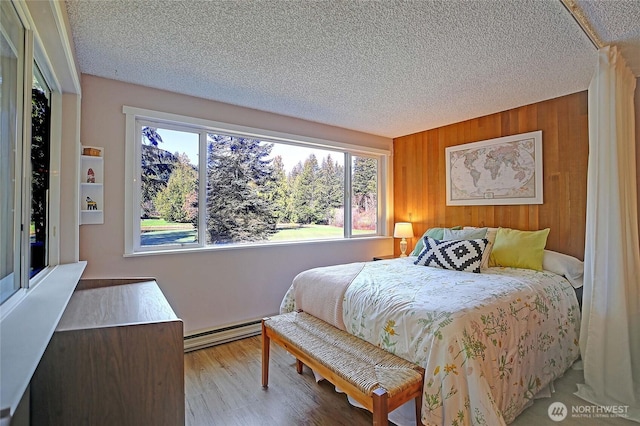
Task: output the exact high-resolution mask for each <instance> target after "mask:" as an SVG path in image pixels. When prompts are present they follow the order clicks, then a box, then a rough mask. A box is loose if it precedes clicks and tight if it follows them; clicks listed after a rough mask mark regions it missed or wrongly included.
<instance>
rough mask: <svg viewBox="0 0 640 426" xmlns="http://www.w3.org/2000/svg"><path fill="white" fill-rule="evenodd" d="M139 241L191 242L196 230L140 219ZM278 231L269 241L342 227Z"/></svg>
mask: <svg viewBox="0 0 640 426" xmlns="http://www.w3.org/2000/svg"><path fill="white" fill-rule="evenodd" d="M140 222H141V231H142V233H141V235H140V237H141V240H142V241H141V243H142V245H143V246H152V245H163V244H176V243H191V242H195V241H196V239H197V233H196V230H195V229H194V228H193V225H191V224H190V223H177V222H167V221H165V220H164V219H142V220H141V221H140ZM278 228H279V231H278V232H276V233H275V234H273V235H272V236H271V238H269V241H302V240H321V239H331V238H336V239H338V238H342V236H343V235H344V231H343V229H342V228H339V227H336V226H329V225H297V224H285V225H278ZM371 233H372V231H366V230H354V231H353V234H354V235H358V234H360V235H363V234H371Z"/></svg>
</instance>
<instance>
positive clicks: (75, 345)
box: [31, 279, 185, 426]
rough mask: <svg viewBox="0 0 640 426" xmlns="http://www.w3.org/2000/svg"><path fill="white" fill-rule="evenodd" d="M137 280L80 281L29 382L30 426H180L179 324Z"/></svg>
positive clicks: (155, 292) (152, 288)
mask: <svg viewBox="0 0 640 426" xmlns="http://www.w3.org/2000/svg"><path fill="white" fill-rule="evenodd" d="M134 281H135V280H131V279H127V280H81V281H80V284H79V285H78V289H77V290H76V291H75V292H74V293H73V295H72V296H71V300H70V301H69V304H68V306H67V308H66V310H65V312H64V314H63V316H62V318H61V319H60V322H59V324H58V326H57V328H56V331H55V333H54V335H53V337H52V338H51V341H50V343H49V346H48V347H47V349H46V351H45V353H44V356H43V357H42V360H41V361H40V364H39V365H38V368H37V370H36V372H35V374H34V376H33V379H32V381H31V424H33V425H92V426H96V425H122V426H124V425H132V426H133V425H135V426H138V425H154V426H156V425H167V426H169V425H170V426H175V425H184V422H185V405H184V404H185V398H184V350H183V347H184V344H183V325H182V321H181V320H180V319H178V317H177V316H176V314H175V313H174V312H173V310H172V309H171V306H170V305H169V303H168V302H167V300H166V299H165V297H164V295H163V294H162V291H161V290H160V288H159V287H158V284H157V283H156V282H155V281H153V280H149V281H143V282H134Z"/></svg>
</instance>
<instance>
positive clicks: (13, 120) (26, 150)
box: [0, 2, 51, 306]
mask: <svg viewBox="0 0 640 426" xmlns="http://www.w3.org/2000/svg"><path fill="white" fill-rule="evenodd" d="M0 8H1V11H2V13H1V14H0V16H1V18H0V24H1V31H0V49H1V53H0V73H1V74H0V303H4V302H5V301H6V300H8V299H9V298H10V297H11V296H12V295H14V294H15V293H16V292H18V291H19V290H20V289H21V288H28V287H29V286H30V284H31V283H32V282H34V280H36V279H39V278H36V277H38V276H39V274H40V272H42V271H43V270H44V269H46V267H47V266H48V265H49V243H50V241H49V226H50V223H49V222H50V221H49V195H50V194H49V170H50V157H51V156H50V150H51V148H50V147H51V142H50V135H51V129H50V121H51V102H50V100H51V89H50V88H49V85H48V84H47V82H46V79H45V78H44V77H43V73H42V71H41V68H40V67H39V66H38V64H37V63H36V62H31V61H33V57H27V55H26V53H25V52H26V51H31V50H32V49H27V48H26V47H27V46H28V45H30V44H31V43H33V37H32V34H31V32H29V31H26V30H25V29H24V26H23V24H22V22H21V20H20V17H19V15H18V13H17V12H16V9H15V8H14V5H13V4H12V3H11V2H1V4H0ZM38 52H39V51H38ZM25 89H26V90H25ZM25 124H26V126H25ZM29 126H30V132H29V131H28V129H29ZM29 136H30V139H29ZM29 182H30V184H29ZM5 306H6V305H5Z"/></svg>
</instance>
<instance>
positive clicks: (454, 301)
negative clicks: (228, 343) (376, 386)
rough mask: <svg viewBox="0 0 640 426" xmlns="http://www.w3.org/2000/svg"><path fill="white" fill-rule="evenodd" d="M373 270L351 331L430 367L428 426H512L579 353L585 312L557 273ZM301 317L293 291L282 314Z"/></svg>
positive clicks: (360, 283)
mask: <svg viewBox="0 0 640 426" xmlns="http://www.w3.org/2000/svg"><path fill="white" fill-rule="evenodd" d="M413 260H415V258H411V257H409V258H404V259H394V260H385V261H377V262H369V263H367V264H366V265H365V267H364V268H363V269H362V271H361V272H360V273H359V274H358V276H357V277H356V278H355V279H354V280H353V282H352V283H351V285H350V286H349V287H348V288H347V290H346V292H345V295H344V301H343V309H344V323H345V326H346V328H347V331H348V332H350V333H351V334H353V335H355V336H358V337H360V338H362V339H364V340H367V341H369V342H370V343H373V344H375V345H377V346H380V347H382V348H384V349H386V350H388V351H389V352H392V353H395V354H396V355H398V356H400V357H402V358H405V359H407V360H409V361H411V362H415V363H416V364H418V365H420V366H422V367H424V368H425V371H426V373H425V384H424V395H423V401H422V422H423V423H424V424H425V425H453V426H455V425H470V424H473V425H492V426H493V425H501V424H505V423H510V422H512V421H513V420H514V419H515V417H516V416H517V415H518V414H519V413H520V412H521V411H522V410H523V409H524V408H525V407H526V405H527V403H528V402H529V401H530V400H531V399H533V397H534V395H535V394H536V393H537V392H538V391H539V390H540V389H541V388H543V387H544V386H546V385H548V384H549V383H550V382H551V381H553V380H554V379H555V378H557V377H558V376H560V375H562V373H564V371H566V370H567V368H569V367H570V366H571V364H572V363H573V362H574V361H575V360H576V359H577V357H578V354H579V346H578V333H579V329H580V310H579V307H578V301H577V299H576V296H575V292H574V290H573V288H572V287H571V284H569V282H568V281H567V280H565V279H564V278H563V277H561V276H559V275H556V274H553V273H551V272H546V271H543V272H537V271H533V270H526V269H515V268H489V269H488V270H483V272H482V273H481V274H473V273H468V272H457V271H448V270H443V269H438V268H430V267H425V266H416V265H413V263H412V262H413ZM294 308H295V300H293V292H292V291H289V292H287V295H286V296H285V298H284V299H283V301H282V305H281V311H283V312H284V311H290V310H293V309H294Z"/></svg>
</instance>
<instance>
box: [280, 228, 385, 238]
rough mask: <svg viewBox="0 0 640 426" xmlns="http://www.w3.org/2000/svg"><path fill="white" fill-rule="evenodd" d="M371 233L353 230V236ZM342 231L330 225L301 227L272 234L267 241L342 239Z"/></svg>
mask: <svg viewBox="0 0 640 426" xmlns="http://www.w3.org/2000/svg"><path fill="white" fill-rule="evenodd" d="M372 232H373V231H361V230H354V231H353V234H354V235H358V234H360V235H362V234H371V233H372ZM343 235H344V230H343V229H342V228H339V227H337V226H330V225H301V226H299V227H286V228H284V229H280V230H279V231H278V232H276V233H275V234H273V236H272V237H271V238H269V241H299V240H319V239H324V238H342V236H343Z"/></svg>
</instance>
